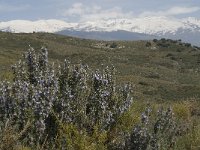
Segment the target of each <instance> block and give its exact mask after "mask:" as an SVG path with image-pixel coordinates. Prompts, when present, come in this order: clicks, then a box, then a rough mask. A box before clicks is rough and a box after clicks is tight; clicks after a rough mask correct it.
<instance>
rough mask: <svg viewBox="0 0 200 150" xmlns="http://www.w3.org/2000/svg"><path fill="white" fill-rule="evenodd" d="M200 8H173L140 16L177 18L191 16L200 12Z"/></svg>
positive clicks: (147, 12)
mask: <svg viewBox="0 0 200 150" xmlns="http://www.w3.org/2000/svg"><path fill="white" fill-rule="evenodd" d="M199 10H200V7H178V6H177V7H172V8H170V9H168V10H164V11H146V12H143V13H142V14H140V16H141V17H142V16H175V15H181V14H189V13H193V12H196V11H199Z"/></svg>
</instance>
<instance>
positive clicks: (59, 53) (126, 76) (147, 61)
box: [0, 32, 200, 101]
mask: <svg viewBox="0 0 200 150" xmlns="http://www.w3.org/2000/svg"><path fill="white" fill-rule="evenodd" d="M29 45H31V46H32V47H34V48H35V49H36V50H39V49H40V48H41V47H42V46H46V47H47V48H48V49H49V56H50V61H51V62H55V65H57V64H58V63H59V62H60V61H63V60H64V59H65V58H66V59H68V60H69V61H71V63H72V64H77V63H84V64H88V65H89V66H90V67H91V68H92V69H96V68H99V69H101V68H102V67H105V66H107V65H108V66H112V65H114V66H115V67H116V70H117V75H118V76H117V78H118V82H131V83H132V84H134V85H135V92H134V93H135V94H134V97H135V98H136V99H145V100H158V101H163V100H164V101H165V100H182V99H190V98H194V97H195V98H197V99H199V98H200V93H199V91H200V68H199V63H200V48H199V47H196V46H191V44H189V43H183V42H181V41H180V40H170V39H160V40H153V41H152V40H148V41H141V40H140V41H100V40H87V39H79V38H74V37H68V36H62V35H56V34H50V33H18V34H16V33H15V34H14V33H9V32H0V78H1V79H2V78H7V79H11V78H12V76H11V74H10V71H11V67H10V66H11V65H13V64H14V63H16V61H17V60H18V59H20V58H22V54H23V53H24V52H25V51H26V50H27V49H28V48H29Z"/></svg>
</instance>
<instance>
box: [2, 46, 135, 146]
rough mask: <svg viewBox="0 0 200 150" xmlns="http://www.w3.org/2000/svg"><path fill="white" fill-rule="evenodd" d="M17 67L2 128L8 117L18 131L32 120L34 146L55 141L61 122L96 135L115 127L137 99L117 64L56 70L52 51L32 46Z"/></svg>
mask: <svg viewBox="0 0 200 150" xmlns="http://www.w3.org/2000/svg"><path fill="white" fill-rule="evenodd" d="M24 58H25V59H24V60H20V61H19V62H18V63H17V64H16V65H14V66H13V67H12V68H13V74H14V78H13V82H11V83H10V82H6V81H3V82H2V84H1V90H0V92H1V93H0V114H1V115H0V117H1V129H2V128H3V126H5V124H6V122H7V120H11V121H12V125H13V127H14V128H16V130H17V131H20V130H22V129H24V127H25V125H26V122H28V121H29V120H31V122H32V124H33V126H32V128H31V130H30V131H29V132H28V133H27V134H26V135H25V137H24V141H26V142H27V144H30V145H36V144H41V143H42V142H43V141H45V139H47V140H48V141H53V140H54V139H55V138H56V136H58V135H59V129H60V126H61V125H60V123H59V122H62V124H72V126H74V127H77V128H78V129H82V130H86V132H87V133H91V134H93V132H94V128H95V126H98V130H99V131H109V130H110V128H111V127H112V126H113V125H114V124H115V123H116V121H117V119H118V117H119V116H120V115H121V114H123V113H124V112H125V111H126V110H127V109H129V107H130V106H131V103H132V97H131V96H130V93H131V91H132V87H131V85H130V84H126V85H125V86H121V87H118V86H116V83H115V77H114V76H115V69H114V67H112V68H111V69H110V68H108V67H107V68H106V69H104V70H103V71H102V72H100V71H99V70H96V71H95V72H92V71H90V69H89V68H88V66H86V65H81V64H80V65H76V66H73V65H71V64H70V63H69V62H68V61H65V62H64V63H63V64H61V65H60V66H59V67H58V69H55V67H54V65H53V64H49V63H48V51H47V49H46V48H42V49H41V52H40V53H39V54H38V55H37V54H36V53H35V50H34V49H33V48H30V49H29V50H28V52H27V53H26V54H25V55H24Z"/></svg>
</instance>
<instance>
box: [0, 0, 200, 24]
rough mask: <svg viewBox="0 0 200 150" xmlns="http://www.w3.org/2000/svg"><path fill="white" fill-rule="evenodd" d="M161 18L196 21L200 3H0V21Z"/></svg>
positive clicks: (80, 0)
mask: <svg viewBox="0 0 200 150" xmlns="http://www.w3.org/2000/svg"><path fill="white" fill-rule="evenodd" d="M147 16H165V17H172V18H186V17H195V18H197V19H200V0H0V21H10V20H32V21H34V20H41V19H42V20H46V19H59V20H63V21H67V22H84V21H93V20H97V19H110V18H135V17H147Z"/></svg>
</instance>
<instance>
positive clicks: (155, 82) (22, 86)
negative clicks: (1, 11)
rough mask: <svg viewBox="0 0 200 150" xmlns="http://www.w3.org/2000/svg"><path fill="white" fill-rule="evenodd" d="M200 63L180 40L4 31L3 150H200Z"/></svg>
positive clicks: (0, 45)
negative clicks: (107, 39)
mask: <svg viewBox="0 0 200 150" xmlns="http://www.w3.org/2000/svg"><path fill="white" fill-rule="evenodd" d="M30 46H31V47H33V48H34V49H35V50H36V53H35V51H34V50H33V49H31V50H29V52H28V53H27V54H26V59H25V60H24V59H23V61H22V63H21V64H22V65H21V64H19V65H16V66H15V67H14V68H15V74H14V75H13V74H12V72H11V71H12V70H11V65H14V64H15V63H17V61H18V60H19V59H22V58H23V56H22V55H23V54H24V52H26V51H27V49H30ZM41 47H47V49H48V51H47V49H45V48H42V49H41ZM39 51H40V52H39ZM38 52H39V53H38ZM47 53H49V60H50V64H49V63H47V62H48V61H47V60H48V56H47ZM36 54H37V55H36ZM64 59H67V60H69V61H70V62H71V64H67V62H65V63H64V64H62V65H61V67H59V68H57V66H58V65H59V64H60V63H62V62H63V61H64ZM27 60H28V61H27ZM26 62H27V63H26ZM53 62H54V63H55V65H54V66H56V67H52V65H51V64H53ZM80 63H81V64H87V65H88V66H89V68H88V67H86V65H77V66H76V67H74V64H80ZM199 63H200V48H199V47H196V46H191V44H189V43H182V42H181V40H177V41H174V40H170V39H161V40H153V41H132V42H130V41H109V42H108V41H96V40H86V39H78V38H73V37H66V36H61V35H55V34H48V33H32V34H12V33H4V32H0V80H1V84H0V89H1V90H0V94H1V95H0V96H1V97H0V103H1V107H0V130H1V134H0V138H1V139H2V140H0V149H2V150H4V149H5V150H7V149H17V150H21V149H27V150H29V149H38V150H41V149H63V148H64V149H75V150H76V149H78V150H79V149H83V150H85V149H94V150H96V149H109V150H114V149H176V150H182V149H188V150H193V149H194V150H196V149H199V143H200V139H199V137H200V118H199V116H200V110H199V108H200V101H199V98H200V92H199V91H200V70H199V69H200V68H199ZM23 64H24V65H23ZM106 66H115V68H116V70H117V72H116V75H117V76H116V78H117V79H116V80H115V75H114V72H113V70H112V69H109V68H108V69H105V68H106ZM90 69H91V70H90ZM95 69H99V70H100V71H96V72H94V70H95ZM13 77H14V79H15V80H13V82H10V83H9V82H5V79H6V80H12V78H13ZM116 82H117V83H116ZM127 82H129V83H131V84H125V85H122V86H121V84H122V83H127ZM132 85H134V86H133V91H132ZM131 94H132V95H131ZM132 97H133V99H132ZM132 100H133V101H132ZM169 106H171V107H169ZM171 108H172V109H171ZM13 118H14V119H13ZM156 145H157V146H156ZM145 146H147V147H145ZM138 147H139V148H138ZM150 147H151V148H150ZM156 147H157V148H156Z"/></svg>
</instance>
